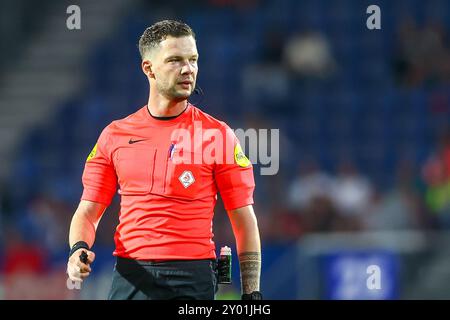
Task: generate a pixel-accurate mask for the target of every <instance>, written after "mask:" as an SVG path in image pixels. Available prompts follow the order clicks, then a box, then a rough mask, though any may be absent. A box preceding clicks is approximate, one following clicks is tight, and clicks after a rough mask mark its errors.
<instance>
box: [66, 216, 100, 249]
mask: <svg viewBox="0 0 450 320" xmlns="http://www.w3.org/2000/svg"><path fill="white" fill-rule="evenodd" d="M94 240H95V226H94V224H93V223H92V222H90V221H89V219H87V218H86V217H85V216H83V215H79V214H75V215H74V216H73V218H72V222H71V224H70V232H69V245H70V247H72V246H73V245H74V244H75V243H76V242H78V241H85V242H86V243H87V244H88V245H89V247H92V245H93V244H94Z"/></svg>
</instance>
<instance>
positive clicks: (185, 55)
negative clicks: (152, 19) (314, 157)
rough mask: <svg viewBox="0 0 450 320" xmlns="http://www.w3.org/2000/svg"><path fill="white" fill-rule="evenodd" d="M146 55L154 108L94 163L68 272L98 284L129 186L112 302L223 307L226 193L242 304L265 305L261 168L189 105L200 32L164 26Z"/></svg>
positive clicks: (114, 133) (113, 127)
mask: <svg viewBox="0 0 450 320" xmlns="http://www.w3.org/2000/svg"><path fill="white" fill-rule="evenodd" d="M139 51H140V54H141V57H142V63H141V67H142V71H143V72H144V74H145V75H146V77H147V79H148V81H149V85H150V93H149V98H148V103H147V105H145V106H143V107H142V108H140V109H139V110H138V111H137V112H135V113H133V114H131V115H129V116H128V117H126V118H124V119H121V120H117V121H113V122H112V123H110V124H109V125H108V126H107V127H106V128H105V129H104V130H103V131H102V133H101V134H100V136H99V138H98V140H97V143H96V144H95V146H94V148H93V150H92V152H91V153H90V154H89V156H88V158H87V161H86V164H85V169H84V172H83V177H82V181H83V186H84V190H83V194H82V197H81V201H80V203H79V206H78V208H77V210H76V212H75V214H74V215H73V218H72V222H71V225H70V233H69V245H70V248H71V250H70V255H69V260H68V263H67V273H68V275H69V277H70V279H71V280H73V281H83V280H84V279H86V278H87V277H88V276H89V274H90V272H91V267H90V265H91V264H92V262H93V261H94V259H95V254H94V252H93V251H91V247H92V245H93V244H94V240H95V233H96V229H97V226H98V224H99V222H100V219H101V217H102V215H103V213H104V212H105V209H106V208H107V207H108V206H109V204H110V203H111V200H112V198H113V196H114V194H115V193H116V191H117V188H119V191H118V192H119V194H120V195H121V202H120V212H119V225H118V226H117V228H116V232H115V236H114V240H115V250H114V253H113V255H114V256H115V257H116V263H115V266H114V273H113V279H112V285H111V290H110V293H109V296H108V298H109V299H157V300H161V299H202V300H212V299H214V297H215V293H216V292H217V288H218V286H217V270H216V254H215V244H214V242H213V241H212V238H213V232H212V219H213V215H214V206H215V204H216V201H217V193H219V192H220V195H221V197H222V200H223V202H224V205H225V209H226V210H227V212H228V216H229V219H230V221H231V224H232V228H233V233H234V236H235V239H236V246H237V251H238V256H239V263H240V273H241V290H242V299H261V298H262V296H261V293H260V291H259V290H260V288H259V282H260V270H261V245H260V237H259V231H258V226H257V220H256V217H255V214H254V211H253V207H252V204H253V191H254V187H255V183H254V178H253V168H252V165H251V163H250V161H249V160H248V159H247V158H246V157H245V155H244V153H243V152H242V149H241V146H240V145H239V141H238V139H237V138H236V136H235V135H234V132H233V131H232V130H231V129H230V128H229V127H228V126H227V125H226V124H225V123H224V122H222V121H219V120H217V119H215V118H213V117H211V116H210V115H208V114H206V113H205V112H203V111H201V110H200V109H198V108H197V107H195V106H194V105H192V104H190V103H189V102H188V100H187V99H188V98H189V96H190V95H191V94H192V92H193V91H194V88H195V83H196V78H197V73H198V65H197V61H198V58H199V55H198V52H197V47H196V41H195V34H194V32H193V31H192V29H191V28H190V27H189V26H188V25H186V24H184V23H181V22H178V21H172V20H164V21H160V22H157V23H155V24H154V25H152V26H150V27H149V28H147V29H146V30H145V31H144V33H143V35H142V36H141V38H140V40H139ZM83 255H85V257H84V259H83ZM86 255H87V256H86ZM80 256H81V258H80ZM82 261H84V262H82Z"/></svg>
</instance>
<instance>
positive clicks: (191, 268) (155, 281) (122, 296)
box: [108, 257, 218, 300]
mask: <svg viewBox="0 0 450 320" xmlns="http://www.w3.org/2000/svg"><path fill="white" fill-rule="evenodd" d="M217 289H218V285H217V272H216V261H215V260H177V261H163V262H147V261H138V260H131V259H125V258H120V257H117V261H116V265H115V266H114V273H113V278H112V284H111V290H110V292H109V295H108V299H110V300H170V299H180V300H183V299H187V300H214V297H215V294H216V292H217Z"/></svg>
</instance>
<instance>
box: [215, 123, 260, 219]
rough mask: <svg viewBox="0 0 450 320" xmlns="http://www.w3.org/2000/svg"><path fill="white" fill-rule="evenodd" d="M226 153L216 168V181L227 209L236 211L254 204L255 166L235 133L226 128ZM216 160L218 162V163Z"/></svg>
mask: <svg viewBox="0 0 450 320" xmlns="http://www.w3.org/2000/svg"><path fill="white" fill-rule="evenodd" d="M224 136H225V137H226V139H225V143H224V146H223V147H224V152H223V157H221V159H217V160H221V161H218V163H216V166H215V172H214V175H215V179H216V184H217V188H218V190H219V193H220V196H221V197H222V200H223V203H224V206H225V209H226V210H227V211H228V210H234V209H237V208H241V207H244V206H247V205H250V204H253V191H254V189H255V180H254V177H253V166H252V164H251V162H250V161H249V160H248V158H247V157H246V156H245V154H244V152H243V151H242V148H241V145H240V143H239V140H238V138H237V137H236V135H235V134H234V132H233V131H232V130H231V129H230V128H229V127H228V126H226V127H225V129H224ZM217 160H216V161H217Z"/></svg>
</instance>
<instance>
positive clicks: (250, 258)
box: [228, 205, 261, 294]
mask: <svg viewBox="0 0 450 320" xmlns="http://www.w3.org/2000/svg"><path fill="white" fill-rule="evenodd" d="M228 216H229V217H230V221H231V225H232V226H233V232H234V236H235V238H236V246H237V251H238V255H239V264H240V270H241V286H242V293H243V294H249V293H252V292H253V291H259V281H260V275H261V241H260V237H259V229H258V222H257V220H256V216H255V213H254V212H253V207H252V206H251V205H248V206H245V207H242V208H239V209H235V210H230V211H229V212H228Z"/></svg>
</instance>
